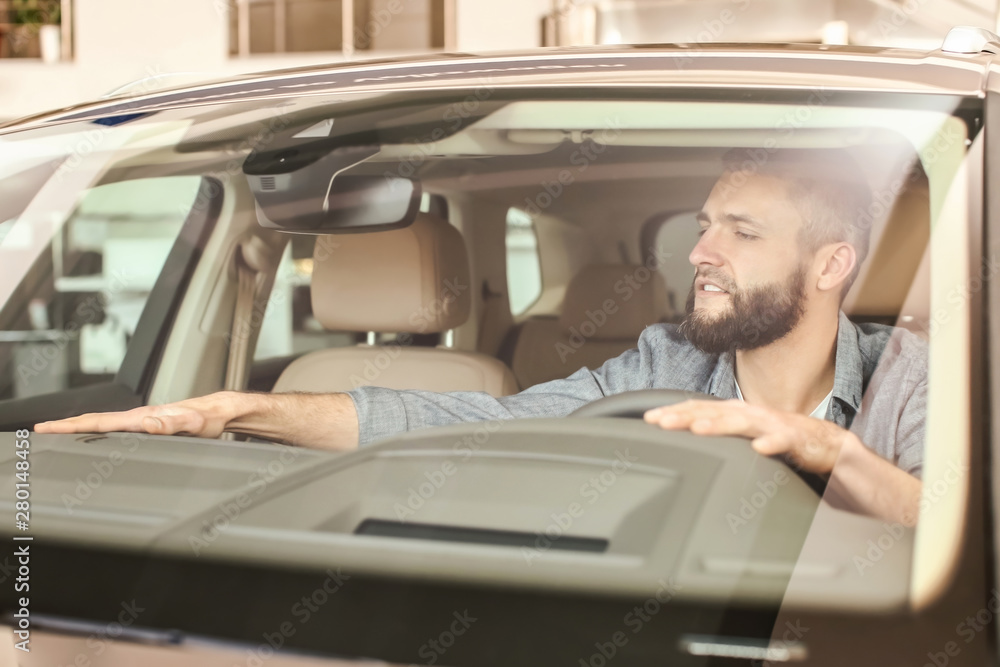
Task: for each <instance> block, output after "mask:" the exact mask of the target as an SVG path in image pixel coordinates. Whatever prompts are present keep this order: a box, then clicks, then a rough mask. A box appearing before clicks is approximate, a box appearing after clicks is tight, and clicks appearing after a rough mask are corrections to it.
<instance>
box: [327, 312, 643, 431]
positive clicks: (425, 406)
mask: <svg viewBox="0 0 1000 667" xmlns="http://www.w3.org/2000/svg"><path fill="white" fill-rule="evenodd" d="M651 328H652V327H650V328H647V329H646V331H644V332H643V334H642V336H640V338H639V343H638V348H634V349H631V350H628V351H627V352H624V353H623V354H621V355H619V356H617V357H615V358H614V359H610V360H608V361H606V362H605V363H604V365H602V366H601V367H600V368H598V369H597V370H594V371H591V370H589V369H587V368H581V369H579V370H578V371H576V372H575V373H573V374H572V375H570V376H569V377H568V378H565V379H560V380H552V381H550V382H544V383H542V384H537V385H535V386H533V387H530V388H528V389H525V390H524V391H522V392H520V393H518V394H513V395H511V396H501V397H494V396H491V395H489V394H487V393H485V392H474V391H455V392H446V393H436V392H430V391H420V390H412V389H410V390H394V389H386V388H383V387H358V388H356V389H353V390H351V391H349V392H347V394H348V395H349V396H351V398H352V399H353V400H354V406H355V408H356V410H357V413H358V423H359V428H360V430H359V444H361V445H362V446H364V445H367V444H369V443H372V442H375V441H377V440H382V439H384V438H387V437H390V436H392V435H395V434H397V433H400V432H402V431H412V430H415V429H420V428H427V427H430V426H445V425H447V424H455V423H459V422H470V421H488V420H497V419H518V418H526V417H562V416H565V415H568V414H569V413H571V412H573V411H574V410H576V409H577V408H579V407H580V406H582V405H585V404H586V403H590V402H591V401H595V400H597V399H599V398H601V397H602V396H607V395H610V394H617V393H620V392H623V391H630V390H633V389H644V388H648V387H649V386H650V382H651V380H650V377H651V371H650V367H651V361H650V341H649V340H648V337H647V332H649V331H650V329H651Z"/></svg>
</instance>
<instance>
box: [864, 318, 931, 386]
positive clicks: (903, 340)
mask: <svg viewBox="0 0 1000 667" xmlns="http://www.w3.org/2000/svg"><path fill="white" fill-rule="evenodd" d="M853 324H854V328H855V329H856V330H857V332H858V349H859V351H860V352H861V356H862V358H863V360H864V363H865V365H866V366H869V367H871V368H872V370H874V368H875V367H876V366H879V367H886V366H888V365H892V366H895V367H906V368H907V370H908V374H909V376H910V378H911V379H912V380H916V381H925V380H926V378H927V354H928V350H929V347H928V344H927V341H926V340H925V339H924V338H923V337H921V336H919V335H917V334H916V333H914V332H912V331H910V330H909V329H906V328H904V327H896V326H891V325H887V324H875V323H872V322H853Z"/></svg>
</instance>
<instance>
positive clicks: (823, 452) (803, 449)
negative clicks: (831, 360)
mask: <svg viewBox="0 0 1000 667" xmlns="http://www.w3.org/2000/svg"><path fill="white" fill-rule="evenodd" d="M643 419H644V420H645V421H646V422H648V423H650V424H656V425H658V426H660V427H661V428H664V429H667V430H671V431H675V430H688V431H691V432H692V433H696V434H698V435H736V436H743V437H746V438H751V439H752V442H751V445H752V446H753V448H754V450H755V451H756V452H758V453H760V454H763V455H766V456H775V455H781V454H784V455H786V456H787V457H788V458H789V459H790V462H791V464H792V465H794V466H795V467H797V468H801V469H802V470H807V471H809V472H815V473H829V472H831V471H832V470H833V466H834V464H835V463H836V462H837V457H838V456H839V455H840V450H841V449H842V448H843V447H844V445H845V444H847V442H848V441H849V439H850V438H853V437H855V436H854V435H853V434H852V433H851V432H850V431H847V430H845V429H843V428H841V427H839V426H837V425H836V424H834V423H832V422H828V421H826V420H823V419H814V418H812V417H807V416H805V415H801V414H797V413H793V412H783V411H781V410H774V409H771V408H767V407H763V406H760V405H750V404H748V403H745V402H744V401H740V400H735V399H734V400H730V401H684V402H683V403H677V404H675V405H668V406H664V407H662V408H655V409H653V410H649V411H647V412H646V413H645V415H643Z"/></svg>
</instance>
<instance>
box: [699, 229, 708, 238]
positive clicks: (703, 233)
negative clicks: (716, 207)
mask: <svg viewBox="0 0 1000 667" xmlns="http://www.w3.org/2000/svg"><path fill="white" fill-rule="evenodd" d="M707 231H708V227H699V228H698V236H704V235H705V232H707Z"/></svg>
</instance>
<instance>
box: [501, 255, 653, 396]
mask: <svg viewBox="0 0 1000 667" xmlns="http://www.w3.org/2000/svg"><path fill="white" fill-rule="evenodd" d="M669 316H670V308H669V305H668V301H667V290H666V285H665V284H664V282H663V278H662V276H661V275H660V274H658V273H657V272H656V271H650V270H649V269H647V268H646V267H644V266H641V265H633V264H595V265H591V266H587V267H584V268H583V269H582V270H581V271H580V272H579V273H577V274H576V275H575V276H574V277H573V279H572V280H571V281H570V283H569V285H567V287H566V296H565V297H564V299H563V306H562V313H561V314H560V316H559V317H558V318H555V317H536V318H531V319H528V320H526V321H525V322H524V323H523V324H522V325H521V328H520V332H519V333H518V337H517V342H516V344H515V345H514V353H513V357H512V366H513V369H514V375H515V377H517V380H518V382H519V383H520V385H521V386H522V387H525V388H527V387H530V386H532V385H535V384H538V383H540V382H547V381H549V380H555V379H558V378H564V377H567V376H568V375H571V374H572V373H573V372H575V371H576V370H577V369H579V368H581V367H584V366H586V367H587V368H591V369H594V368H598V367H600V366H601V364H603V363H604V362H605V361H607V360H608V359H612V358H614V357H617V356H618V355H619V354H621V353H622V352H625V351H626V350H630V349H632V348H633V347H635V346H636V342H637V341H638V339H639V335H640V334H641V333H642V330H643V329H645V328H646V326H648V325H650V324H654V323H656V322H659V321H662V320H663V319H666V318H667V317H669Z"/></svg>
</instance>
